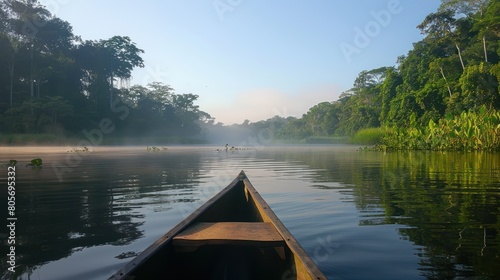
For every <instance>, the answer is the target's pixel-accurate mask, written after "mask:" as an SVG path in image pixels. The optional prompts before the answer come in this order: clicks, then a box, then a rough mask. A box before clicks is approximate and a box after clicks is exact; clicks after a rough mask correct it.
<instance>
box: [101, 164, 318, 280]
mask: <svg viewBox="0 0 500 280" xmlns="http://www.w3.org/2000/svg"><path fill="white" fill-rule="evenodd" d="M241 183H243V184H244V189H245V196H247V200H248V199H249V197H248V196H251V197H252V199H253V200H254V202H255V206H256V208H257V209H258V211H259V213H260V215H261V216H262V218H263V219H264V222H270V223H272V225H273V226H274V227H275V228H276V230H277V232H278V233H279V234H280V235H281V236H282V237H283V240H284V242H285V245H286V246H287V247H288V248H289V250H290V251H291V252H292V255H293V260H292V261H293V262H294V264H295V266H296V271H294V273H296V274H297V279H311V280H314V279H316V280H323V279H327V278H326V277H325V275H324V274H323V273H322V272H321V271H320V270H319V268H318V267H317V266H316V264H315V263H314V262H313V260H312V259H311V258H310V256H309V255H308V254H307V253H306V251H305V250H304V249H303V248H302V246H301V245H300V244H299V243H298V242H297V240H296V239H295V238H294V237H293V235H292V234H291V233H290V232H289V231H288V229H287V228H286V227H285V226H284V224H283V223H282V222H281V220H280V219H279V218H278V217H277V216H276V214H275V213H274V212H273V211H272V209H271V207H270V206H269V205H268V204H267V202H266V201H265V200H264V199H263V198H262V197H261V196H260V194H259V193H258V192H257V190H256V189H255V188H254V187H253V185H252V183H251V182H250V180H249V179H248V178H247V176H246V174H245V172H244V171H243V170H242V171H241V172H240V173H239V175H238V176H237V177H236V178H235V179H234V180H233V181H232V182H231V183H230V184H229V185H228V186H226V187H225V188H224V189H222V190H221V191H220V192H219V193H218V194H216V195H215V196H214V197H212V198H210V199H209V200H208V201H207V202H205V203H204V204H203V205H202V206H200V207H199V208H198V209H196V210H195V211H194V212H193V213H191V214H190V215H189V216H188V217H187V218H185V219H184V220H182V221H181V222H179V223H178V224H177V225H176V226H174V227H173V228H172V229H171V230H169V231H168V232H167V233H165V234H164V235H163V236H161V237H160V238H159V239H158V240H156V241H155V242H154V243H153V244H151V245H150V246H149V247H148V248H146V249H145V250H144V251H142V252H141V253H140V254H139V255H138V256H137V257H135V258H134V259H133V260H131V261H130V262H128V263H127V264H126V265H125V266H123V267H122V268H121V269H120V270H118V271H117V272H116V273H115V274H113V275H112V276H111V277H110V278H109V279H111V280H117V279H129V277H130V276H129V275H130V274H131V273H133V272H134V270H135V269H137V268H139V267H141V266H142V265H144V264H145V263H147V262H148V260H149V259H150V258H151V257H153V256H154V255H155V254H157V253H158V252H159V251H160V250H162V249H163V248H164V247H165V246H169V243H170V244H172V242H173V239H174V237H175V236H176V235H177V234H179V233H180V232H182V231H183V230H185V229H186V228H187V227H188V226H190V225H191V224H192V223H193V222H195V221H196V220H197V219H198V218H199V217H200V216H202V215H203V214H204V213H205V212H206V211H207V209H209V208H210V207H211V206H212V205H213V204H214V203H215V202H216V201H218V200H219V199H220V198H221V197H224V196H225V195H226V194H227V193H228V192H230V191H231V190H232V189H234V188H235V187H236V186H237V185H238V184H241Z"/></svg>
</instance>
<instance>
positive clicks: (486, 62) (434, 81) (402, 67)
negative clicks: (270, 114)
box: [268, 0, 500, 150]
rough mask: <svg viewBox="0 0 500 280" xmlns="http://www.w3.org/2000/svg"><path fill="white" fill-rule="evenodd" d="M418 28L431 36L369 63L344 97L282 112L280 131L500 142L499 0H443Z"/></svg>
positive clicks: (425, 142)
mask: <svg viewBox="0 0 500 280" xmlns="http://www.w3.org/2000/svg"><path fill="white" fill-rule="evenodd" d="M417 28H419V29H420V30H421V32H422V34H424V35H425V38H424V39H423V40H421V41H419V42H416V43H414V45H413V49H412V50H410V51H409V52H408V54H407V55H405V56H400V57H398V60H397V66H395V67H380V68H377V69H373V70H369V71H362V72H361V73H360V74H359V76H358V78H357V79H356V80H355V82H354V85H353V88H352V89H350V90H348V91H346V92H344V93H342V94H341V96H340V98H339V99H338V100H337V101H334V102H323V103H320V104H317V105H316V106H314V107H312V108H311V109H310V110H309V111H308V112H307V113H306V114H304V115H303V116H302V117H301V118H288V119H281V120H278V121H279V122H280V123H281V124H280V129H279V130H276V131H275V135H277V137H278V138H279V137H285V138H286V137H292V138H296V139H297V138H298V139H306V138H309V137H315V136H332V135H335V136H350V137H353V136H354V142H358V143H377V142H380V141H381V140H380V139H381V137H380V132H381V131H385V132H386V135H385V137H383V141H382V142H384V143H385V145H386V146H387V147H391V148H395V149H412V148H414V149H439V150H442V149H454V150H456V149H458V150H460V149H464V150H474V149H499V148H500V145H499V144H498V141H499V140H498V137H499V136H500V135H499V134H498V125H500V119H498V117H497V116H498V114H499V112H500V111H499V110H500V94H499V81H500V64H499V56H500V43H499V39H500V1H498V0H492V1H487V0H443V1H442V4H441V7H440V8H439V10H438V11H437V12H436V13H432V14H430V15H428V16H427V17H426V18H425V19H424V20H423V21H422V23H421V24H420V25H418V26H417ZM268 122H271V123H272V122H276V118H274V119H270V120H268ZM377 127H383V128H385V129H379V130H365V129H368V128H377ZM358 131H360V133H361V134H359V133H358V134H357V132H358ZM369 138H373V139H369Z"/></svg>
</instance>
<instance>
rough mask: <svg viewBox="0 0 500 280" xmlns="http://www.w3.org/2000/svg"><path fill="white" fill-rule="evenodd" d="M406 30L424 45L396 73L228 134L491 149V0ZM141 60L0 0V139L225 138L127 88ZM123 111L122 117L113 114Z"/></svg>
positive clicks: (466, 4)
mask: <svg viewBox="0 0 500 280" xmlns="http://www.w3.org/2000/svg"><path fill="white" fill-rule="evenodd" d="M416 28H418V29H419V30H420V31H421V32H422V34H423V35H425V37H424V38H423V39H422V40H421V41H419V42H416V43H414V44H413V49H412V50H410V51H409V52H408V53H407V54H406V55H402V56H400V57H398V58H397V63H396V65H395V66H390V67H380V68H376V69H372V70H365V71H362V72H361V73H359V75H358V77H357V78H356V79H355V81H354V84H353V87H352V88H351V89H349V90H347V91H345V92H343V93H342V94H341V95H340V97H339V99H338V100H336V101H333V102H322V103H319V104H317V105H315V106H313V107H312V108H310V109H309V111H308V112H306V113H305V114H304V115H303V116H302V117H300V118H295V117H282V116H275V117H273V118H271V119H268V120H264V121H260V122H254V123H250V122H249V121H245V122H244V123H242V124H240V125H236V126H235V127H230V128H238V130H234V131H243V130H244V131H247V132H248V135H254V136H255V135H260V134H262V133H263V131H266V133H267V135H271V136H268V137H267V138H266V139H268V140H269V141H270V140H276V139H295V140H304V139H311V138H321V137H332V136H334V137H337V136H339V137H353V136H354V137H355V136H356V135H357V134H360V133H363V132H366V131H369V132H373V133H375V134H377V135H380V137H379V138H378V140H377V143H379V144H383V145H385V146H388V147H393V148H404V147H410V148H415V149H482V148H487V149H500V126H499V125H500V94H499V81H500V64H499V56H500V43H499V41H500V40H499V39H500V1H499V0H442V2H441V6H440V7H439V9H438V10H437V11H436V12H435V13H431V14H429V15H428V16H427V17H425V18H424V19H423V20H422V23H421V24H419V25H418V26H417V27H416ZM142 53H143V50H141V49H140V48H138V47H137V46H136V44H135V43H134V42H132V40H131V39H130V38H128V37H124V36H114V37H112V38H109V39H102V40H83V39H82V38H80V37H79V36H77V35H75V34H73V32H72V28H71V25H70V24H69V23H67V22H65V21H63V20H61V19H59V18H57V17H55V16H53V15H51V14H50V13H49V12H48V11H47V10H46V9H45V8H44V7H43V6H42V5H40V4H39V3H38V2H37V1H15V0H3V1H1V2H0V129H1V130H0V132H1V133H5V134H8V133H10V134H14V133H22V134H26V133H50V134H55V135H60V134H65V135H67V134H70V135H71V134H73V135H78V134H80V133H81V131H82V129H89V128H95V127H98V126H99V122H100V120H102V119H103V118H111V119H112V120H113V123H114V124H115V125H116V131H115V135H116V136H118V137H120V136H123V135H129V134H133V135H142V136H151V137H167V138H168V137H192V136H194V135H200V133H201V134H203V132H204V131H210V130H212V131H218V134H224V132H229V131H230V130H231V129H230V128H229V130H228V129H223V127H222V126H221V124H217V125H214V124H213V123H214V119H213V118H212V117H211V116H210V115H209V114H208V113H205V112H203V111H200V110H199V108H198V106H196V105H195V102H196V100H197V98H198V96H197V95H195V94H191V93H189V94H176V93H175V91H174V89H172V88H171V87H170V86H168V85H165V84H161V83H151V84H149V85H147V86H140V85H133V86H129V85H128V80H129V78H130V76H131V72H132V70H133V69H134V68H136V67H143V66H144V62H143V60H142V58H141V54H142ZM118 103H119V104H118ZM123 105H125V106H126V108H127V114H117V113H116V112H115V111H116V108H117V106H123ZM124 116H126V117H124ZM122 118H123V119H122ZM219 132H220V133H219ZM259 133H260V134H259ZM235 144H236V143H235Z"/></svg>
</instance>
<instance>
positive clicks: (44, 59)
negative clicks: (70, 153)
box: [0, 0, 212, 138]
mask: <svg viewBox="0 0 500 280" xmlns="http://www.w3.org/2000/svg"><path fill="white" fill-rule="evenodd" d="M143 52H144V51H143V50H141V49H140V48H138V47H137V46H136V44H135V43H134V42H132V40H131V39H130V38H129V37H126V36H114V37H112V38H109V39H102V40H83V39H82V38H80V37H79V36H77V35H75V34H73V31H72V27H71V25H70V24H69V23H68V22H65V21H63V20H61V19H59V18H57V17H55V16H54V15H52V14H51V13H50V12H49V11H48V10H47V9H46V8H45V7H44V6H42V5H41V4H40V3H39V2H38V1H29V0H28V1H18V0H17V1H16V0H2V1H0V127H1V130H0V132H1V133H5V134H14V133H19V134H28V133H30V134H39V133H50V134H55V135H75V136H78V134H79V133H80V132H81V131H82V129H85V128H87V129H91V128H95V127H98V126H99V122H100V120H102V119H103V118H111V119H112V120H113V121H115V122H114V124H115V125H116V128H117V129H116V136H120V135H126V134H127V133H129V132H133V133H134V135H139V134H138V133H141V134H140V135H144V136H155V137H167V138H168V137H190V136H192V135H196V134H198V133H199V131H200V125H199V123H200V122H203V121H210V120H211V119H212V118H211V117H210V115H208V114H207V113H204V112H201V111H200V110H199V109H198V106H196V105H195V101H196V100H197V98H198V96H197V95H194V94H176V93H175V91H174V89H172V88H171V87H169V86H168V85H164V84H161V83H152V84H149V85H148V86H138V85H134V86H131V87H130V86H128V82H129V79H130V77H131V72H132V70H133V69H134V68H136V67H144V62H143V59H142V58H141V54H142V53H143ZM117 103H123V104H122V105H121V106H125V105H126V106H127V107H126V109H127V114H126V117H124V116H125V115H124V114H116V112H113V107H115V108H119V105H118V104H117ZM115 111H116V110H115ZM118 117H122V118H123V119H119V118H118Z"/></svg>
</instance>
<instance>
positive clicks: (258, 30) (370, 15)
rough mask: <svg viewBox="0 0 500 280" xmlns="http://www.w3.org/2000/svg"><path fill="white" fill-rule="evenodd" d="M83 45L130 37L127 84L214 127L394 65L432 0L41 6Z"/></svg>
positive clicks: (301, 107)
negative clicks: (179, 97) (184, 101)
mask: <svg viewBox="0 0 500 280" xmlns="http://www.w3.org/2000/svg"><path fill="white" fill-rule="evenodd" d="M40 2H41V3H42V4H44V5H45V6H46V7H47V9H48V10H50V11H51V12H52V13H54V14H55V15H56V16H57V17H59V18H61V19H63V20H66V21H68V22H69V23H70V24H71V25H72V26H73V32H74V34H75V35H80V36H81V37H82V39H89V40H95V39H108V38H110V37H112V36H114V35H121V36H129V37H130V38H131V39H132V41H134V42H135V43H136V44H137V46H138V47H139V48H141V49H143V50H144V51H145V53H144V54H143V56H142V57H143V59H144V60H145V65H146V67H145V68H142V69H137V70H135V71H134V72H133V79H132V81H131V84H142V85H146V84H147V83H149V82H153V81H159V82H163V83H165V84H169V85H170V86H172V87H173V88H174V89H175V90H176V93H178V94H182V93H193V94H198V95H199V96H200V97H199V99H198V102H197V104H198V105H199V106H200V109H201V110H204V111H206V112H208V113H210V114H211V115H212V116H213V117H215V118H216V121H220V122H223V123H225V124H232V123H241V122H243V121H244V120H245V119H249V120H250V121H259V120H263V119H267V118H269V117H272V116H274V115H281V116H285V117H286V116H296V117H300V116H301V115H302V114H303V113H306V112H307V110H308V109H309V108H310V107H312V106H314V105H315V104H317V103H319V102H322V101H334V100H337V98H338V96H339V95H340V93H342V91H345V90H347V89H349V88H350V87H351V86H352V84H353V82H354V79H355V78H356V77H357V75H358V74H359V72H361V71H362V70H369V69H373V68H377V67H381V66H391V65H394V64H395V62H396V59H397V57H398V56H400V55H403V54H406V53H407V52H408V51H409V50H410V49H411V48H412V43H414V42H416V41H419V40H421V39H422V35H421V34H420V32H419V30H418V29H417V28H416V26H417V25H418V24H419V23H421V22H422V20H423V19H424V18H425V16H426V15H428V14H429V13H431V12H435V11H436V10H437V8H438V6H439V4H440V1H439V0H428V1H427V0H426V1H416V0H413V1H412V0H399V1H398V0H352V1H347V0H346V1H335V0H313V1H311V0H309V1H306V0H288V1H285V0H274V1H269V0H268V1H265V0H215V1H214V0H197V1H194V0H166V1H160V0H157V1H152V0H149V1H148V0H144V1H126V0H120V1H118V0H106V1H102V0H100V1H97V0H41V1H40Z"/></svg>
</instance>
